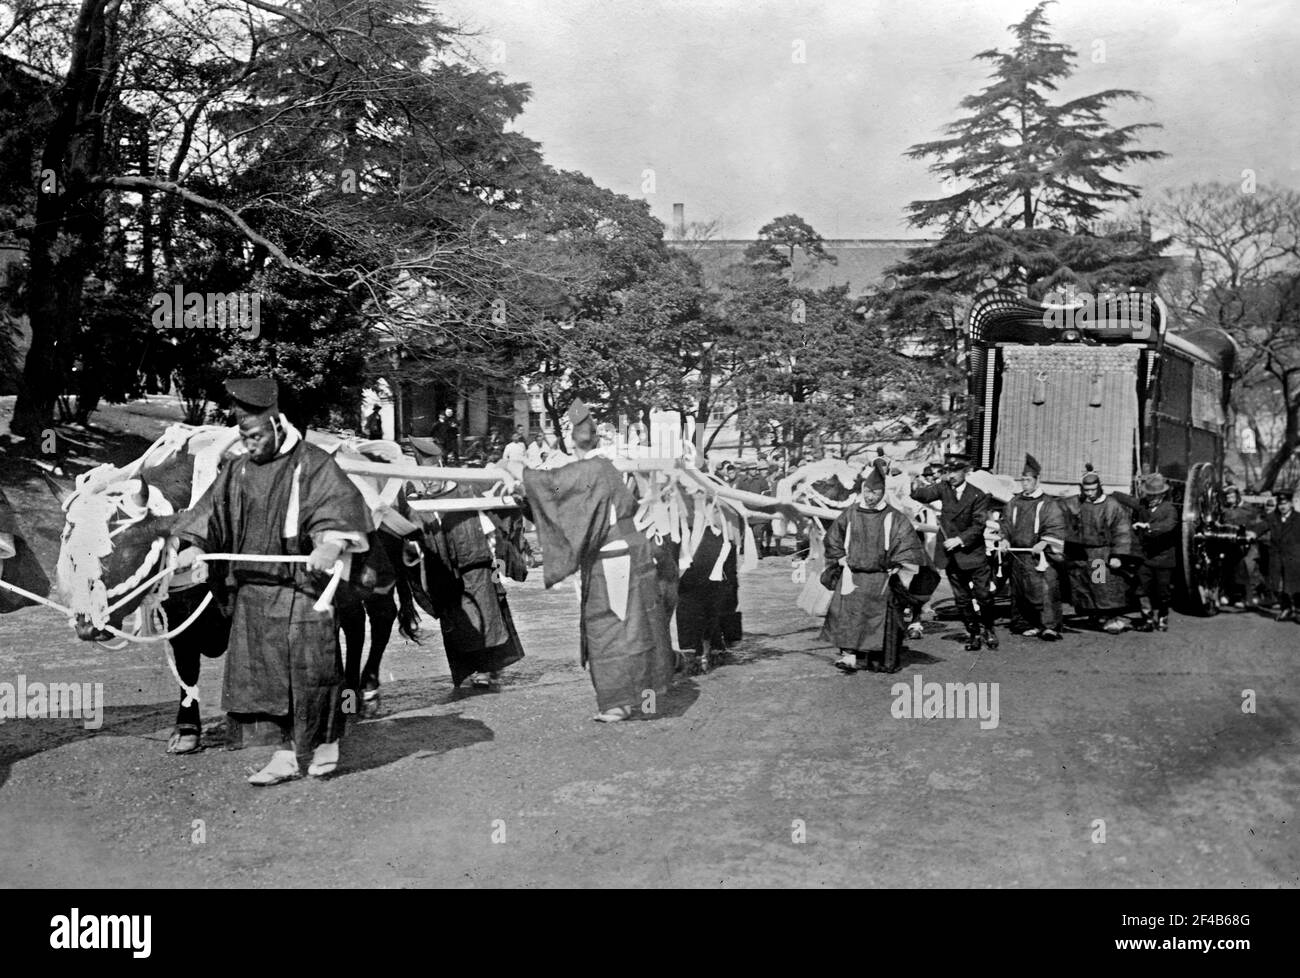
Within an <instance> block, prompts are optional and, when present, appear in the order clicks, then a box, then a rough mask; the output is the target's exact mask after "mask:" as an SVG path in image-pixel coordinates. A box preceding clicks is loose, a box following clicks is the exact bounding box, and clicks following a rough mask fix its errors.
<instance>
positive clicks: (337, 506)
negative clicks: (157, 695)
mask: <svg viewBox="0 0 1300 978" xmlns="http://www.w3.org/2000/svg"><path fill="white" fill-rule="evenodd" d="M225 386H226V390H227V391H228V392H229V393H230V396H231V398H232V399H233V400H234V405H235V415H236V418H237V419H238V423H239V434H240V440H241V441H242V443H243V447H244V449H245V454H243V455H239V456H236V457H235V458H233V459H231V460H230V461H229V462H227V463H226V464H225V465H224V466H223V467H222V469H221V471H220V472H219V473H218V474H217V478H216V480H215V481H214V482H213V484H212V486H211V487H210V488H209V489H208V491H207V493H206V494H205V495H204V497H203V499H201V500H200V501H199V503H198V504H196V506H195V507H194V508H193V510H191V511H190V512H189V513H187V514H185V515H183V516H182V517H181V520H180V521H179V522H178V523H177V525H176V527H175V529H174V530H173V532H174V534H175V535H176V536H177V537H178V538H179V540H180V541H181V544H182V547H183V549H182V550H181V552H180V554H178V556H177V562H178V564H179V566H180V567H181V568H182V569H184V568H186V567H189V566H190V565H191V564H192V563H193V562H194V558H195V556H196V555H197V554H199V553H202V552H209V553H212V552H229V553H240V554H266V555H275V554H282V555H299V554H303V555H308V556H309V557H310V562H309V563H308V564H307V565H306V568H304V566H303V565H302V564H274V563H251V562H240V561H232V562H230V563H229V564H225V563H223V564H220V565H217V566H214V567H212V568H211V569H210V574H211V576H212V578H213V582H212V587H213V589H214V591H215V592H216V593H217V594H218V596H219V597H224V598H225V599H226V600H227V601H228V603H229V604H230V605H231V606H232V621H231V628H230V642H229V645H228V647H227V651H226V675H225V684H224V687H223V689H222V704H223V706H224V707H225V709H226V711H227V712H228V713H230V714H231V716H232V717H235V718H237V719H240V720H246V721H247V720H262V719H269V720H272V721H274V722H275V724H276V725H277V726H278V727H279V728H280V732H281V738H282V740H281V746H280V749H278V750H277V751H276V752H275V754H274V755H273V756H272V758H271V761H270V763H268V764H267V765H266V767H264V768H262V770H260V771H258V772H257V773H256V774H254V775H253V776H252V777H250V778H249V779H248V780H249V782H250V783H251V784H254V785H271V784H278V783H280V782H282V781H288V780H290V779H292V778H296V777H298V776H299V775H300V773H301V768H302V766H303V764H304V763H306V764H307V765H308V766H307V773H308V774H310V775H312V776H314V777H320V776H323V775H326V774H329V773H331V772H332V771H333V770H334V769H335V768H336V767H337V765H338V759H339V739H340V738H341V737H342V735H343V724H344V717H343V709H342V698H343V688H344V678H343V671H342V665H341V663H340V661H339V646H338V633H337V629H336V627H335V622H334V613H333V609H330V610H327V611H324V612H318V611H315V610H314V609H313V607H312V605H313V603H314V602H315V601H316V599H317V598H318V597H319V596H320V593H321V590H322V589H323V585H324V578H323V576H322V575H324V574H325V573H326V572H328V571H329V570H330V569H331V568H332V567H333V566H334V563H335V562H336V561H337V560H338V559H339V558H340V557H341V556H342V555H345V554H350V553H357V552H361V551H364V550H366V549H367V547H368V544H367V538H366V534H367V533H368V532H369V531H370V530H371V529H373V527H372V525H371V519H370V514H369V512H368V511H367V509H366V505H365V502H364V500H363V499H362V496H361V494H360V492H358V490H357V488H356V487H355V486H354V485H353V484H352V482H351V481H350V480H349V479H348V477H347V476H346V475H345V474H344V473H343V470H342V469H340V468H339V466H338V464H337V463H336V462H335V461H334V459H333V458H332V457H331V456H330V455H329V454H328V453H326V452H325V451H323V450H322V449H320V448H318V447H316V446H315V445H310V444H308V443H307V441H306V440H305V439H304V438H303V437H302V434H301V433H300V432H299V431H298V430H297V429H296V428H294V427H293V426H292V425H291V424H289V422H288V420H287V419H286V418H285V417H284V415H283V414H281V413H280V409H279V406H278V393H279V392H278V388H277V387H276V383H275V381H274V380H272V379H271V378H269V377H256V378H249V379H241V380H230V381H227V382H226V385H225Z"/></svg>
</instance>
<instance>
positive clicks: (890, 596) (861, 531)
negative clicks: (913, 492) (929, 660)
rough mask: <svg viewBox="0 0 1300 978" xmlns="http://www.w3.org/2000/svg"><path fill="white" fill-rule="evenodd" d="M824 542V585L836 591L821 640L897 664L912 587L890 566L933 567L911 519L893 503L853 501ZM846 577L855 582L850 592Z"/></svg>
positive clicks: (889, 664) (834, 524)
mask: <svg viewBox="0 0 1300 978" xmlns="http://www.w3.org/2000/svg"><path fill="white" fill-rule="evenodd" d="M887 518H888V523H889V527H888V530H889V537H888V539H886V537H885V530H886V526H885V523H886V519H887ZM846 538H847V544H846ZM825 547H826V569H825V570H824V571H823V572H822V584H823V585H824V586H826V587H827V588H829V589H830V590H831V592H832V595H831V604H830V608H829V610H828V611H827V613H826V624H825V625H824V626H823V627H822V631H821V638H822V641H824V642H829V643H830V644H831V645H834V646H835V647H837V648H840V649H852V650H853V651H855V652H859V653H861V652H870V653H871V654H870V655H869V656H868V657H869V658H871V659H873V660H877V659H880V658H882V657H883V660H884V664H885V666H886V668H890V669H892V668H894V666H896V665H897V661H898V657H899V655H900V654H901V653H902V644H903V631H904V629H905V628H906V620H905V616H904V611H905V610H906V608H907V607H908V605H909V602H910V599H909V596H908V593H907V591H908V589H907V588H906V587H905V586H904V585H903V583H902V581H901V580H899V578H898V576H897V575H894V574H891V573H890V571H891V570H893V569H895V568H900V567H901V568H905V569H906V570H909V571H911V572H913V573H918V572H919V571H921V570H922V569H929V568H930V566H931V565H930V559H929V558H928V557H927V556H926V553H925V547H924V546H923V545H922V543H921V539H920V537H919V536H918V535H917V533H916V530H915V529H914V528H913V526H912V521H911V520H909V519H908V518H907V516H906V515H905V514H903V513H901V512H900V511H898V510H896V509H894V508H893V507H892V506H889V505H885V506H884V507H883V508H881V509H871V510H868V509H863V508H862V506H861V505H859V504H856V503H855V504H854V505H852V506H850V507H849V508H848V509H846V510H845V511H844V512H843V513H841V514H840V515H839V516H838V517H836V519H835V521H834V522H833V523H831V525H830V528H829V529H828V530H827V531H826V543H825ZM842 557H847V558H848V561H847V563H848V567H847V570H848V574H847V575H846V574H845V573H844V571H845V570H846V568H845V567H843V566H841V565H840V563H839V561H840V558H842ZM845 577H848V579H849V580H850V581H851V582H852V584H851V588H850V589H849V593H847V594H846V593H845V590H846V586H845ZM935 580H936V583H937V578H936V579H935ZM930 590H933V587H931V588H930ZM877 650H879V651H877Z"/></svg>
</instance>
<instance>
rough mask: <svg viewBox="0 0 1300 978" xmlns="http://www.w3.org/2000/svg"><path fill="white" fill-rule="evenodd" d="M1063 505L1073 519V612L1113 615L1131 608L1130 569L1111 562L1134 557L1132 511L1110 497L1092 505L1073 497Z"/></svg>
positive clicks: (1069, 549)
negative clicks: (1114, 565) (1115, 566)
mask: <svg viewBox="0 0 1300 978" xmlns="http://www.w3.org/2000/svg"><path fill="white" fill-rule="evenodd" d="M1064 505H1065V509H1066V513H1067V514H1068V516H1069V517H1070V521H1069V522H1070V539H1069V540H1068V541H1067V543H1066V559H1067V562H1068V566H1069V576H1070V603H1071V604H1072V605H1074V610H1075V611H1079V612H1094V613H1096V614H1111V615H1117V614H1119V613H1120V612H1122V611H1125V610H1126V609H1127V608H1128V607H1129V605H1130V601H1129V594H1128V592H1129V576H1128V573H1127V569H1125V568H1121V569H1118V570H1117V569H1116V568H1114V567H1111V566H1110V564H1109V561H1110V558H1112V557H1118V558H1120V560H1121V561H1124V560H1126V559H1130V558H1132V557H1133V556H1134V553H1135V547H1134V544H1133V526H1132V521H1131V517H1130V513H1129V510H1128V509H1127V508H1126V507H1125V506H1124V505H1123V504H1122V503H1120V502H1119V501H1118V500H1117V499H1115V498H1114V497H1113V496H1110V495H1103V496H1102V497H1101V498H1100V499H1099V500H1098V501H1097V502H1092V503H1090V502H1088V501H1086V500H1085V499H1084V498H1083V497H1082V496H1071V497H1070V498H1069V499H1067V500H1065V503H1064Z"/></svg>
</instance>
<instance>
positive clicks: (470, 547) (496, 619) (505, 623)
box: [424, 512, 524, 686]
mask: <svg viewBox="0 0 1300 978" xmlns="http://www.w3.org/2000/svg"><path fill="white" fill-rule="evenodd" d="M487 518H488V519H489V520H490V521H492V523H493V529H494V531H495V537H496V541H497V543H498V549H500V548H501V547H502V546H504V542H505V541H504V535H505V534H506V531H507V528H506V526H505V525H504V523H503V522H502V521H500V520H498V519H497V518H495V517H493V516H489V517H487ZM515 518H516V519H517V518H518V517H515ZM424 539H425V543H426V544H427V545H428V550H429V552H428V556H427V557H426V558H425V569H426V572H427V574H428V579H427V590H428V594H429V599H430V601H431V602H432V607H430V608H429V611H430V613H431V614H433V615H435V616H436V617H437V618H438V624H439V625H440V626H441V627H442V644H443V648H444V649H445V650H446V652H447V664H448V665H449V666H450V667H451V681H452V683H453V684H454V685H456V686H459V685H460V684H461V683H462V682H464V681H465V680H466V679H467V678H468V677H469V676H471V675H473V674H474V673H476V672H499V671H500V670H501V669H504V668H505V667H506V666H508V665H511V664H512V663H515V662H518V661H519V660H520V659H522V658H523V657H524V647H523V645H522V644H521V643H520V641H519V632H518V631H516V629H515V623H514V619H513V618H512V617H511V616H510V605H509V604H508V603H507V601H506V589H505V585H504V584H502V583H501V581H500V580H499V578H500V574H501V571H497V572H496V576H497V578H498V580H497V581H495V582H494V581H493V575H494V571H495V570H496V569H497V567H498V566H499V567H501V568H502V570H504V565H505V561H504V560H501V561H500V562H498V554H497V552H496V551H494V549H493V548H492V547H491V546H490V545H489V542H488V535H487V533H485V532H484V529H483V524H482V518H481V517H480V516H479V514H478V513H477V512H461V513H443V514H441V520H440V521H431V522H429V523H428V524H426V526H425V531H424Z"/></svg>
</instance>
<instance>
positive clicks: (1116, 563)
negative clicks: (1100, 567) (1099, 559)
mask: <svg viewBox="0 0 1300 978" xmlns="http://www.w3.org/2000/svg"><path fill="white" fill-rule="evenodd" d="M1106 563H1107V564H1109V565H1110V566H1111V567H1113V568H1115V570H1119V569H1120V568H1121V567H1122V566H1124V565H1123V563H1121V561H1120V559H1119V558H1118V557H1112V558H1110V560H1108V561H1106Z"/></svg>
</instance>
